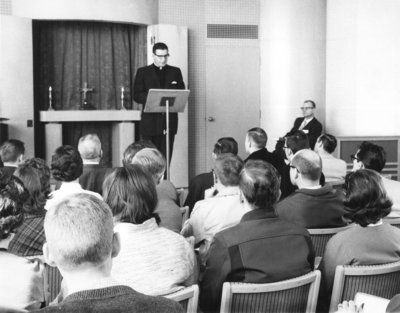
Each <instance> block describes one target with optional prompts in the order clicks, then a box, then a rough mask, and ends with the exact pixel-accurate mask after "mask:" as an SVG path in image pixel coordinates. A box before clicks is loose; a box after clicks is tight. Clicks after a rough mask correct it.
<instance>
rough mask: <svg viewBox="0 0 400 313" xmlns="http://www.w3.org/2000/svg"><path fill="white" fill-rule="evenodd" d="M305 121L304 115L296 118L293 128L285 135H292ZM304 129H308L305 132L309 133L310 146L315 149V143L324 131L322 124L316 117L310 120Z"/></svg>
mask: <svg viewBox="0 0 400 313" xmlns="http://www.w3.org/2000/svg"><path fill="white" fill-rule="evenodd" d="M303 121H304V117H298V118H296V120H295V121H294V124H293V127H292V129H291V130H290V132H288V133H287V134H286V135H285V137H286V136H290V135H292V134H293V133H294V132H295V131H296V130H298V129H299V127H300V126H301V124H302V123H303ZM302 130H303V131H304V130H306V132H305V133H307V136H308V141H309V143H310V148H311V149H314V146H315V143H316V142H317V139H318V137H319V136H321V133H322V124H321V123H320V122H319V121H318V120H317V119H316V118H315V117H314V118H313V119H312V120H311V121H309V122H308V124H307V125H306V126H305V127H304V128H303V129H302Z"/></svg>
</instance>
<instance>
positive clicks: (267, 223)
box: [200, 160, 314, 312]
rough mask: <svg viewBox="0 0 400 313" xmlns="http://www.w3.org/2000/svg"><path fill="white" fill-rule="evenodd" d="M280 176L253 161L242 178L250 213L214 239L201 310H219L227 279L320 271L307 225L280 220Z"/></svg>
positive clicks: (253, 280) (281, 276)
mask: <svg viewBox="0 0 400 313" xmlns="http://www.w3.org/2000/svg"><path fill="white" fill-rule="evenodd" d="M279 182H280V179H279V174H278V172H277V170H276V169H275V168H274V167H273V166H272V165H271V164H269V163H266V162H264V161H260V160H250V161H248V162H247V163H245V165H244V168H243V170H242V171H241V173H240V177H239V188H240V190H241V193H242V195H243V201H244V203H243V205H244V206H245V207H247V208H248V209H249V212H247V213H246V214H245V215H243V217H242V219H241V221H240V223H239V224H238V225H236V226H233V227H231V228H228V229H225V230H223V231H221V232H219V233H217V234H216V235H215V236H214V240H213V242H212V244H211V247H210V250H209V257H208V259H207V264H206V271H205V273H204V277H203V281H202V283H201V292H200V306H201V309H202V310H203V311H205V312H214V311H218V310H219V305H220V299H221V293H222V285H223V283H224V282H225V281H231V282H246V283H269V282H276V281H281V280H285V279H289V278H293V277H297V276H301V275H303V274H306V273H308V272H310V271H312V270H313V269H314V251H313V246H312V242H311V239H310V235H309V233H308V232H307V230H306V229H305V228H304V227H301V226H298V225H295V224H292V223H289V222H287V221H284V220H282V219H280V218H279V217H277V216H276V215H275V212H274V208H273V205H274V204H275V202H276V201H277V200H278V198H279Z"/></svg>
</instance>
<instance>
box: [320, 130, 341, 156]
mask: <svg viewBox="0 0 400 313" xmlns="http://www.w3.org/2000/svg"><path fill="white" fill-rule="evenodd" d="M318 142H321V143H322V147H323V148H324V150H325V151H326V152H328V153H330V154H331V153H333V151H335V149H336V146H337V140H336V138H335V136H333V135H330V134H322V135H321V136H319V138H318Z"/></svg>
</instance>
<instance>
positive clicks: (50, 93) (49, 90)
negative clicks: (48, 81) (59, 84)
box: [49, 86, 51, 98]
mask: <svg viewBox="0 0 400 313" xmlns="http://www.w3.org/2000/svg"><path fill="white" fill-rule="evenodd" d="M49 98H51V86H50V87H49Z"/></svg>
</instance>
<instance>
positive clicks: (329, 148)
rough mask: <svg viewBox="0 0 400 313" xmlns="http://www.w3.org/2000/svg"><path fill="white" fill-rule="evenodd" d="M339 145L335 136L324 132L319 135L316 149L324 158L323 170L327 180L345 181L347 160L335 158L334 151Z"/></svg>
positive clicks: (322, 158)
mask: <svg viewBox="0 0 400 313" xmlns="http://www.w3.org/2000/svg"><path fill="white" fill-rule="evenodd" d="M336 146H337V140H336V138H335V136H333V135H330V134H322V135H321V136H319V137H318V140H317V143H316V144H315V147H314V150H315V152H317V153H318V154H319V156H320V157H321V160H322V171H323V172H324V175H325V180H326V182H337V181H343V180H344V177H345V176H346V172H347V165H346V162H345V161H343V160H341V159H338V158H335V157H334V156H333V154H332V153H333V152H334V151H335V149H336Z"/></svg>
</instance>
